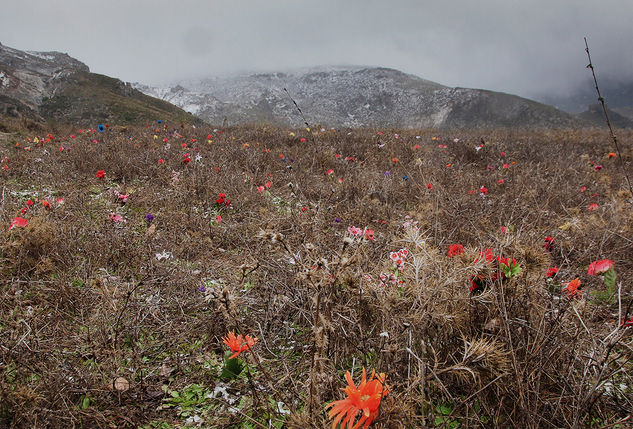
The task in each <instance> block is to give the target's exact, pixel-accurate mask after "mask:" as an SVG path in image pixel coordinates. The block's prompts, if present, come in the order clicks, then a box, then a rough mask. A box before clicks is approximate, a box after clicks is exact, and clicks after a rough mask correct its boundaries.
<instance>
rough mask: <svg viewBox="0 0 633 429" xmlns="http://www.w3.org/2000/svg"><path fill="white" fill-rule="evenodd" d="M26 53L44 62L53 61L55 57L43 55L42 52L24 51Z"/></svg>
mask: <svg viewBox="0 0 633 429" xmlns="http://www.w3.org/2000/svg"><path fill="white" fill-rule="evenodd" d="M26 53H27V54H29V55H32V56H34V57H37V58H40V59H42V60H46V61H52V60H54V59H55V55H50V54H44V53H42V52H35V51H26Z"/></svg>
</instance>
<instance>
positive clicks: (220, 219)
mask: <svg viewBox="0 0 633 429" xmlns="http://www.w3.org/2000/svg"><path fill="white" fill-rule="evenodd" d="M215 221H216V222H217V223H222V216H220V215H217V216H216V217H215Z"/></svg>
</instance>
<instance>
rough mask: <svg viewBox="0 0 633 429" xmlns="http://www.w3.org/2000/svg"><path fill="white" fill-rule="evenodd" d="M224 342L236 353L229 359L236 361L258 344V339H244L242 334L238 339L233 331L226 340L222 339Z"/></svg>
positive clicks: (247, 336)
mask: <svg viewBox="0 0 633 429" xmlns="http://www.w3.org/2000/svg"><path fill="white" fill-rule="evenodd" d="M222 342H223V343H224V344H226V345H227V346H228V347H229V348H230V349H231V350H233V351H234V352H235V353H233V354H232V355H231V357H229V359H234V358H236V357H238V356H239V355H240V353H242V352H244V351H246V350H248V349H250V348H251V347H253V346H254V345H255V343H256V342H257V338H252V337H251V336H250V335H246V336H245V337H242V334H240V335H238V336H237V337H236V336H235V333H234V332H233V331H231V332H229V334H228V335H227V336H226V337H225V338H222Z"/></svg>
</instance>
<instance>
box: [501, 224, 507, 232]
mask: <svg viewBox="0 0 633 429" xmlns="http://www.w3.org/2000/svg"><path fill="white" fill-rule="evenodd" d="M507 232H508V227H506V226H502V227H501V233H502V234H506V233H507Z"/></svg>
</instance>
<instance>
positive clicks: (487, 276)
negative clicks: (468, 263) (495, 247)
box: [469, 249, 521, 293]
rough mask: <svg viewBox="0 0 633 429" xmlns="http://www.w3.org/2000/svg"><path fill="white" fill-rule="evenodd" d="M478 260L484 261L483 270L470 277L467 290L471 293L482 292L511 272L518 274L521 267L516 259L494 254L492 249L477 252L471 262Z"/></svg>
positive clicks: (475, 262) (511, 273)
mask: <svg viewBox="0 0 633 429" xmlns="http://www.w3.org/2000/svg"><path fill="white" fill-rule="evenodd" d="M479 261H485V262H486V265H485V271H484V272H481V273H478V274H475V275H474V276H472V277H471V278H470V287H469V290H470V292H471V293H475V292H482V291H484V290H485V289H486V287H487V286H489V285H491V284H493V283H494V282H496V281H497V280H504V279H506V278H508V277H509V276H511V275H513V274H519V273H520V272H521V268H520V267H519V264H518V263H517V261H516V259H514V258H505V257H503V256H501V255H495V254H494V252H493V251H492V249H486V250H484V251H483V252H479V256H477V258H476V259H475V261H474V262H473V263H474V264H477V263H478V262H479Z"/></svg>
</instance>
